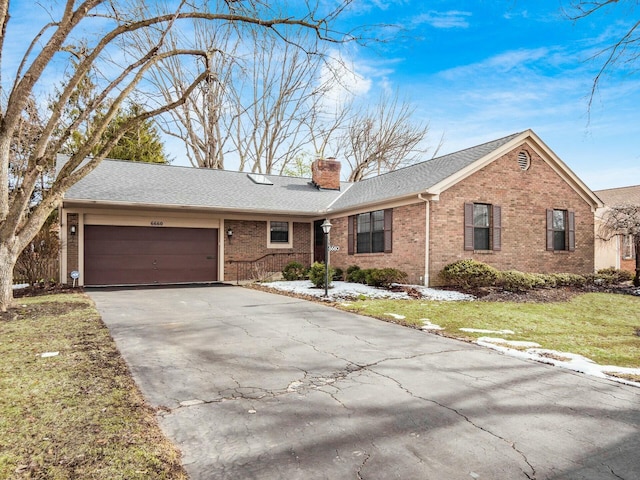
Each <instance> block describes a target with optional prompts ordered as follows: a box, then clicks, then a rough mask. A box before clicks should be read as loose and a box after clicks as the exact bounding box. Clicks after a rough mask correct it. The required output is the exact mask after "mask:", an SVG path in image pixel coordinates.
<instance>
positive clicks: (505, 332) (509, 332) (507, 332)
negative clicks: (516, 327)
mask: <svg viewBox="0 0 640 480" xmlns="http://www.w3.org/2000/svg"><path fill="white" fill-rule="evenodd" d="M460 331H462V332H469V333H493V334H496V335H515V333H516V332H514V331H513V330H484V329H482V328H460Z"/></svg>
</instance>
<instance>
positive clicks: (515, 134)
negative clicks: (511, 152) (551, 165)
mask: <svg viewBox="0 0 640 480" xmlns="http://www.w3.org/2000/svg"><path fill="white" fill-rule="evenodd" d="M526 131H527V130H522V131H520V132H515V133H512V134H510V135H505V136H504V137H500V138H495V139H493V140H488V141H486V142H484V143H479V144H477V145H472V146H471V147H467V148H463V149H461V150H456V151H455V152H450V153H446V154H444V155H440V156H439V157H433V158H429V159H428V160H423V161H421V162H417V163H412V164H411V165H405V166H404V167H400V168H397V169H395V170H391V171H389V172H384V173H381V174H380V175H375V176H373V177H367V178H363V179H362V180H360V182H366V181H367V180H373V179H374V178H380V177H384V176H385V175H390V174H393V173H396V172H401V171H402V170H406V169H408V168H413V167H417V166H418V165H424V164H425V163H429V162H433V161H435V160H441V159H443V158H446V157H449V156H452V155H458V154H460V153H463V152H466V151H468V150H473V149H476V148H480V147H484V146H485V145H488V144H490V143H496V142H500V141H502V140H506V139H511V138H515V137H517V136H518V135H521V134H522V133H524V132H526Z"/></svg>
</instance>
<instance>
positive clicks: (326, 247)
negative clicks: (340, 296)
mask: <svg viewBox="0 0 640 480" xmlns="http://www.w3.org/2000/svg"><path fill="white" fill-rule="evenodd" d="M320 226H321V227H322V231H323V232H324V296H325V297H328V296H329V232H330V231H331V222H329V219H328V218H325V219H324V222H323V223H322V225H320Z"/></svg>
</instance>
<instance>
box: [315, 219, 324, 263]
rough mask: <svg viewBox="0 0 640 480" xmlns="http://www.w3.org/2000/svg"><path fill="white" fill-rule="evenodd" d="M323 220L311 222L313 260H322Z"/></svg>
mask: <svg viewBox="0 0 640 480" xmlns="http://www.w3.org/2000/svg"><path fill="white" fill-rule="evenodd" d="M323 222H324V220H316V221H315V222H313V239H314V240H313V261H314V262H324V232H323V231H322V223H323Z"/></svg>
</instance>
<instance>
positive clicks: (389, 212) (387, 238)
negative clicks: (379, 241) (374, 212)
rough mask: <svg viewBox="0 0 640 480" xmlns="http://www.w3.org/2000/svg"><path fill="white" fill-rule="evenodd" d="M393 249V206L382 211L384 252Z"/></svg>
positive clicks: (389, 251)
mask: <svg viewBox="0 0 640 480" xmlns="http://www.w3.org/2000/svg"><path fill="white" fill-rule="evenodd" d="M392 251H393V208H387V209H386V210H385V211H384V253H391V252H392Z"/></svg>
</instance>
